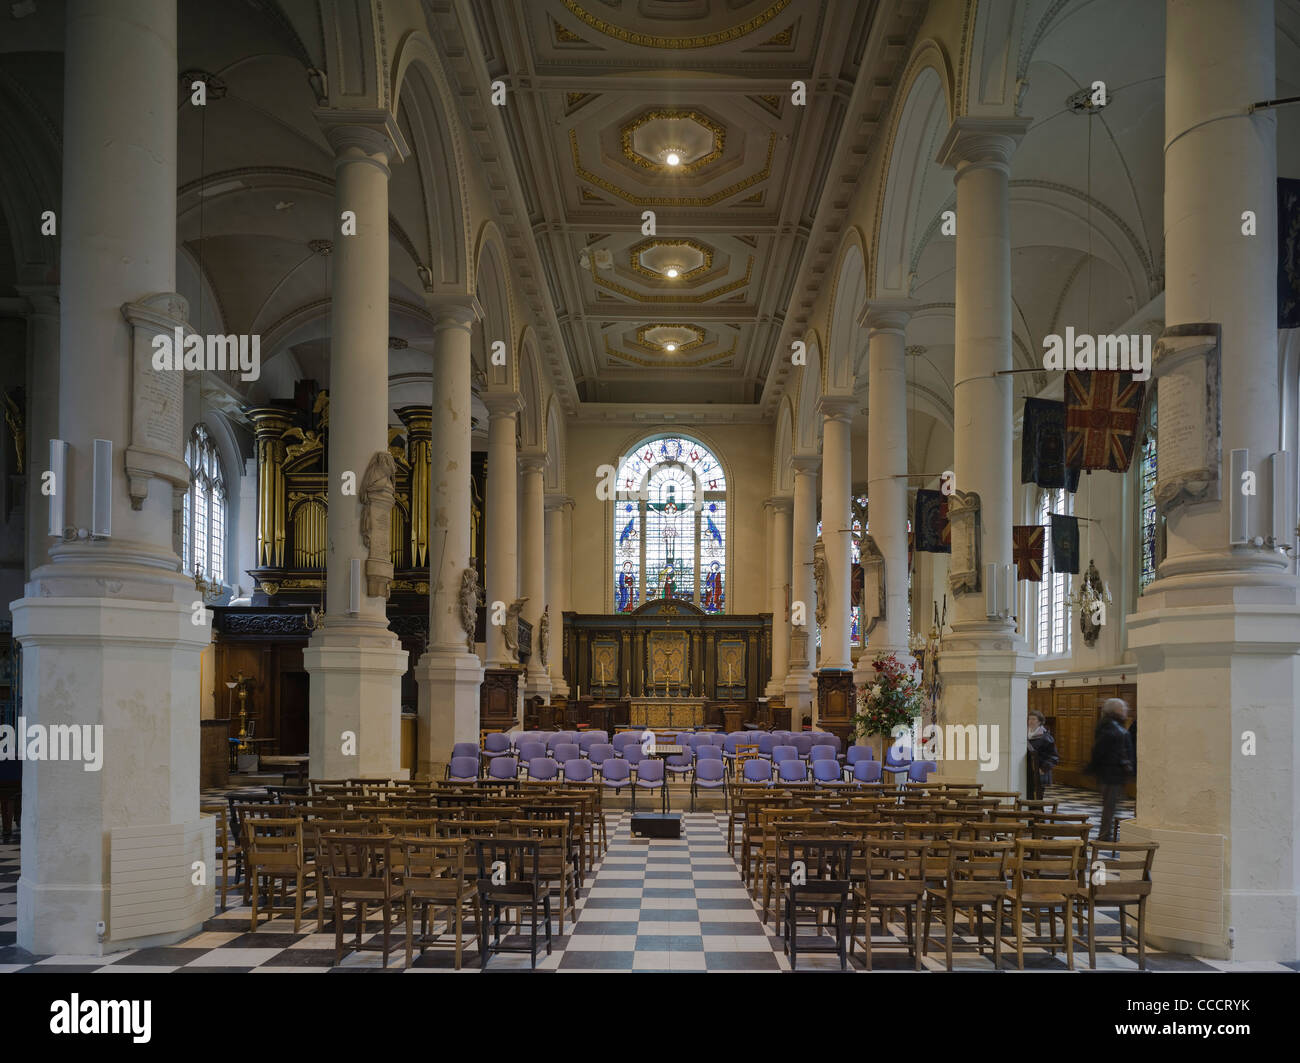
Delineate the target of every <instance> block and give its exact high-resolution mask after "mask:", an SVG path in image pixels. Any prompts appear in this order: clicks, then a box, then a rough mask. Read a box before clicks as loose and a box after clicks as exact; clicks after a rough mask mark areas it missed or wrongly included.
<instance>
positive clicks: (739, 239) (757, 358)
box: [475, 0, 877, 404]
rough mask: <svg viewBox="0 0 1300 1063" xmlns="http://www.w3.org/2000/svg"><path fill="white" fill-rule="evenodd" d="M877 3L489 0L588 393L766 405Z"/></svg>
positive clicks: (549, 270)
mask: <svg viewBox="0 0 1300 1063" xmlns="http://www.w3.org/2000/svg"><path fill="white" fill-rule="evenodd" d="M876 7H877V5H876V3H875V2H857V0H493V2H492V3H490V4H481V5H475V8H476V14H475V17H476V18H477V19H478V21H479V26H478V29H479V35H480V37H481V39H482V40H483V42H484V44H485V46H486V50H487V51H488V52H489V54H490V60H489V63H490V66H493V67H495V69H493V70H492V71H491V73H492V76H493V77H502V78H505V79H506V80H507V82H508V84H509V86H510V90H511V91H510V95H509V102H508V103H507V105H506V106H505V107H504V108H502V118H503V120H504V122H505V127H506V132H507V136H508V138H509V140H510V150H511V153H512V155H513V158H514V163H515V165H516V167H517V169H518V173H519V176H520V179H521V183H522V185H523V186H524V195H525V197H526V199H527V209H528V213H529V217H530V222H531V224H532V226H533V230H534V233H535V235H536V238H537V243H538V247H539V249H540V253H541V258H542V265H543V269H544V272H545V274H546V280H547V286H548V288H549V291H550V294H551V298H552V299H553V301H554V306H555V311H556V316H557V320H558V322H559V326H560V329H561V332H562V334H563V337H564V341H565V344H564V345H565V348H566V350H567V352H568V354H569V357H570V358H571V360H572V370H573V376H574V379H575V381H576V383H577V386H578V391H579V395H580V397H581V399H582V400H583V401H585V402H607V403H628V402H637V403H645V402H654V403H673V402H680V403H710V402H711V403H738V404H750V403H756V402H758V401H759V398H760V394H761V391H762V387H763V383H764V380H765V379H766V377H767V374H768V370H769V368H770V366H771V363H772V359H773V356H774V352H775V348H776V344H777V342H778V338H779V336H780V333H781V327H782V324H783V321H784V315H785V313H786V309H787V307H788V306H789V304H790V301H791V295H792V288H793V285H794V283H795V278H796V276H797V275H798V273H799V269H800V266H801V264H802V262H803V258H804V255H805V253H806V252H807V248H808V244H809V234H810V233H811V231H812V227H813V223H814V219H815V217H816V215H817V207H818V201H819V198H820V197H821V195H822V192H823V187H824V185H825V184H826V177H827V167H828V166H829V162H830V159H831V157H832V154H833V149H834V147H835V143H836V140H837V137H838V135H839V128H838V126H839V124H840V123H841V122H842V120H843V115H844V113H845V107H846V102H847V100H848V98H849V96H850V94H851V92H852V89H853V83H854V80H855V79H856V77H857V75H858V66H859V64H860V62H861V59H862V54H863V50H864V48H865V46H866V41H867V36H868V32H869V31H870V29H871V20H872V18H873V17H874V15H875V11H876ZM795 81H802V82H804V84H805V85H806V87H807V98H806V103H804V104H802V105H800V104H796V103H795V102H793V100H792V91H791V85H792V82H795ZM646 211H653V212H654V216H655V218H654V220H655V227H654V231H653V233H650V232H648V231H647V229H646V227H645V225H644V222H643V215H644V212H646Z"/></svg>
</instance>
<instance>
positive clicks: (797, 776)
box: [776, 757, 808, 782]
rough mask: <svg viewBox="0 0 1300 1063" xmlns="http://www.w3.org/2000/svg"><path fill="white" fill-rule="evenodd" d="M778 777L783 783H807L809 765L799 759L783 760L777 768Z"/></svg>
mask: <svg viewBox="0 0 1300 1063" xmlns="http://www.w3.org/2000/svg"><path fill="white" fill-rule="evenodd" d="M776 771H777V776H778V777H779V778H780V780H781V781H782V782H807V781H808V765H807V764H805V763H804V762H803V761H802V760H800V759H799V758H798V757H794V758H793V759H791V760H783V761H781V763H780V764H778V765H777V766H776Z"/></svg>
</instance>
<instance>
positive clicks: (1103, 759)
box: [1084, 698, 1136, 841]
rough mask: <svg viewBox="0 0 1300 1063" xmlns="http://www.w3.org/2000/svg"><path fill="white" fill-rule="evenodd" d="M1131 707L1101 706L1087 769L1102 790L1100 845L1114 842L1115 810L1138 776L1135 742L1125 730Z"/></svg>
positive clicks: (1116, 702)
mask: <svg viewBox="0 0 1300 1063" xmlns="http://www.w3.org/2000/svg"><path fill="white" fill-rule="evenodd" d="M1127 716H1128V705H1127V703H1125V702H1124V701H1122V700H1120V699H1119V698H1108V699H1107V700H1106V701H1105V702H1104V703H1103V704H1102V706H1101V719H1100V720H1099V721H1098V723H1097V730H1096V733H1095V734H1094V735H1093V739H1092V759H1090V760H1089V761H1088V766H1087V767H1086V768H1084V771H1086V772H1087V773H1088V774H1089V775H1095V776H1097V786H1098V788H1099V789H1100V790H1101V833H1099V834H1098V835H1097V838H1098V840H1099V841H1110V840H1112V837H1111V831H1112V830H1113V829H1114V826H1115V806H1116V805H1117V804H1119V799H1120V797H1121V795H1122V794H1123V793H1124V784H1125V783H1126V782H1128V780H1129V779H1131V778H1132V777H1133V776H1134V774H1135V773H1136V757H1135V756H1134V752H1133V740H1132V739H1131V738H1130V737H1129V733H1128V731H1127V730H1126V729H1125V728H1124V720H1125V718H1126V717H1127Z"/></svg>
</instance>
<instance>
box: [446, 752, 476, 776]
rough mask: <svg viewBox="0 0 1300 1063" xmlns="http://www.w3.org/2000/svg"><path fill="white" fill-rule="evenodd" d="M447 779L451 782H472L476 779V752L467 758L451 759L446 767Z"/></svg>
mask: <svg viewBox="0 0 1300 1063" xmlns="http://www.w3.org/2000/svg"><path fill="white" fill-rule="evenodd" d="M447 778H448V779H450V780H451V781H452V782H473V781H474V780H475V779H477V778H478V750H475V751H474V752H473V753H471V754H470V755H469V756H468V757H452V758H451V763H450V764H448V765H447Z"/></svg>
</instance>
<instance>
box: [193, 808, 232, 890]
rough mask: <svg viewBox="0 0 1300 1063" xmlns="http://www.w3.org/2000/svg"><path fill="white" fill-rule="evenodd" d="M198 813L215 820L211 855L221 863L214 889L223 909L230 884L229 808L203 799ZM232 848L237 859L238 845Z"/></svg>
mask: <svg viewBox="0 0 1300 1063" xmlns="http://www.w3.org/2000/svg"><path fill="white" fill-rule="evenodd" d="M199 813H200V814H201V815H208V816H211V817H212V818H213V819H214V820H216V824H215V833H216V846H215V849H214V854H213V855H214V858H215V860H218V861H220V863H221V881H220V882H219V883H218V884H217V886H216V889H217V892H218V894H220V896H221V909H222V911H225V908H226V893H227V891H228V889H229V885H230V884H229V879H230V855H231V853H230V850H231V848H232V846H231V843H230V819H229V814H230V810H229V808H228V807H227V806H226V805H225V804H223V803H222V802H220V801H205V802H203V803H202V804H200V805H199ZM234 848H235V849H236V859H238V858H239V856H238V847H237V846H236V847H234Z"/></svg>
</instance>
